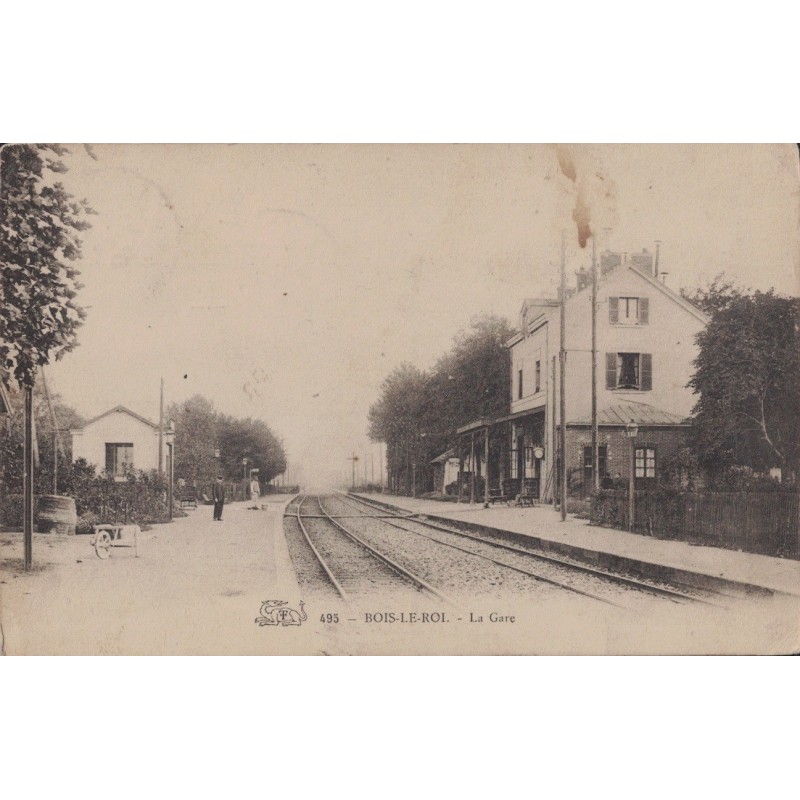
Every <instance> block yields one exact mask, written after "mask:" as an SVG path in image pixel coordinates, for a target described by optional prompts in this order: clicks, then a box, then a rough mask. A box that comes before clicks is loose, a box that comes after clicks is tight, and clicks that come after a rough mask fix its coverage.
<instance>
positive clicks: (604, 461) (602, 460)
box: [583, 444, 608, 495]
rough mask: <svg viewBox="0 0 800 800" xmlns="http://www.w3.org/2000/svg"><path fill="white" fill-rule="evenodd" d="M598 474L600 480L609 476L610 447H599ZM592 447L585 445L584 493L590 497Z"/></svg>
mask: <svg viewBox="0 0 800 800" xmlns="http://www.w3.org/2000/svg"><path fill="white" fill-rule="evenodd" d="M597 474H598V475H599V476H600V478H601V479H602V478H604V477H605V476H606V475H608V446H607V445H604V444H598V445H597ZM592 486H593V481H592V446H591V445H584V447H583V493H584V495H588V494H590V493H591V491H592Z"/></svg>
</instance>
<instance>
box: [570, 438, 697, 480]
mask: <svg viewBox="0 0 800 800" xmlns="http://www.w3.org/2000/svg"><path fill="white" fill-rule="evenodd" d="M689 431H690V429H689V428H685V427H681V428H677V427H676V428H668V427H657V428H647V427H645V426H641V427H640V428H639V434H638V436H637V437H636V445H637V446H639V447H641V446H644V445H648V446H650V445H652V446H654V447H655V449H656V479H658V477H659V474H660V466H661V464H662V463H663V461H664V460H665V459H669V458H672V457H674V456H675V455H676V454H677V452H678V450H679V448H680V447H682V446H684V445H686V444H687V442H688V438H689ZM597 443H598V445H599V446H603V445H605V446H606V452H607V467H606V472H607V474H608V475H610V476H611V477H612V478H613V477H614V476H615V475H616V474H617V473H619V474H620V477H621V478H622V479H624V480H626V481H627V480H628V469H629V466H628V465H629V463H630V439H628V437H627V436H626V435H625V429H624V428H621V427H615V428H611V427H602V426H601V427H600V429H599V431H598V438H597ZM591 444H592V429H591V428H590V427H589V426H586V427H570V426H567V473H568V474H570V473H573V471H576V472H574V477H573V479H572V480H570V487H573V488H572V489H571V491H574V485H575V483H576V482H579V481H580V478H579V477H578V472H577V471H580V470H582V469H583V466H584V464H583V448H584V447H590V446H591ZM601 477H602V475H601Z"/></svg>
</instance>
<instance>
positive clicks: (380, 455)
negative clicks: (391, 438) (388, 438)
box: [378, 442, 383, 492]
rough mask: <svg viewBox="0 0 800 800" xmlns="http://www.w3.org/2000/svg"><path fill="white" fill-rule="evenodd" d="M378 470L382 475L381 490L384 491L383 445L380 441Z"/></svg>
mask: <svg viewBox="0 0 800 800" xmlns="http://www.w3.org/2000/svg"><path fill="white" fill-rule="evenodd" d="M378 471H379V472H380V475H381V492H383V445H382V444H381V443H380V442H378Z"/></svg>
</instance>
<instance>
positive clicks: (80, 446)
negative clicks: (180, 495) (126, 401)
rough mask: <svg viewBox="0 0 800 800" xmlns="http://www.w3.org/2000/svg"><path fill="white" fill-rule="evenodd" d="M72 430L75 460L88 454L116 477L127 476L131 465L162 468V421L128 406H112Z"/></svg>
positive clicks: (90, 459) (133, 466)
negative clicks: (143, 414) (159, 433)
mask: <svg viewBox="0 0 800 800" xmlns="http://www.w3.org/2000/svg"><path fill="white" fill-rule="evenodd" d="M70 434H71V436H72V458H73V460H75V461H77V460H78V459H79V458H84V459H86V461H87V462H88V463H89V464H94V465H95V466H96V467H97V469H98V472H100V471H103V470H105V472H106V473H107V474H108V475H110V476H113V477H114V478H115V479H116V480H123V479H124V475H125V472H126V470H128V469H141V470H152V469H155V470H157V469H158V468H159V463H158V459H159V452H158V450H159V448H158V425H157V424H156V423H155V422H151V421H150V420H149V419H147V418H145V417H142V416H140V415H139V414H136V413H135V412H133V411H131V410H130V409H129V408H126V407H125V406H115V407H114V408H111V409H109V410H108V411H106V412H104V413H103V414H100V415H99V416H97V417H95V418H94V419H91V420H89V422H87V423H86V424H85V425H84V426H83V427H82V428H75V429H73V430H71V431H70ZM166 435H168V434H165V439H164V441H166ZM163 450H166V448H162V464H161V467H162V469H163V468H164V466H165V464H164V461H165V459H164V455H163Z"/></svg>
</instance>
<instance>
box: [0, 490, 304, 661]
mask: <svg viewBox="0 0 800 800" xmlns="http://www.w3.org/2000/svg"><path fill="white" fill-rule="evenodd" d="M286 500H287V498H285V497H284V498H281V497H277V498H265V505H266V506H267V508H266V509H265V510H262V511H252V510H248V509H247V504H245V503H232V504H229V505H227V506H226V508H225V513H224V519H223V521H222V522H214V521H213V520H212V509H211V507H209V506H201V507H199V508H198V509H196V510H194V511H190V512H189V516H188V517H185V518H181V519H176V520H175V521H174V522H172V523H171V524H168V525H157V526H154V527H153V528H152V529H151V530H149V531H146V532H144V533H142V534H141V535H140V537H139V558H135V557H134V553H133V550H132V549H129V548H114V549H113V550H112V557H111V558H110V559H108V560H105V561H104V560H101V559H99V558H97V556H96V555H95V553H94V549H93V548H92V547H91V546H90V540H91V537H90V536H51V535H49V534H35V537H34V550H33V553H34V566H35V569H34V570H33V571H32V572H30V573H28V574H25V573H21V572H20V571H19V566H20V564H21V559H22V541H21V538H22V537H21V535H20V534H2V540H1V541H2V546H0V569H2V574H1V575H0V581H2V583H0V620H1V621H2V633H3V647H4V651H5V653H7V654H16V653H27V654H45V653H46V654H50V653H59V654H150V653H153V654H172V653H187V654H191V653H220V654H222V653H231V652H241V653H263V652H267V651H270V652H280V651H281V650H282V647H281V646H280V645H281V642H276V641H274V640H273V641H269V640H267V639H265V637H264V636H263V635H259V634H260V631H259V627H258V625H256V624H255V623H254V620H255V618H256V617H257V616H259V612H260V607H261V603H262V602H263V601H264V600H267V599H285V600H287V601H288V602H289V605H295V606H296V604H297V601H298V600H299V599H301V598H299V597H298V594H297V587H296V585H295V583H294V576H293V573H292V572H291V570H289V569H287V568H286V564H287V560H288V553H285V552H281V551H280V547H278V553H277V555H276V552H275V551H276V542H277V543H278V545H280V544H281V543H282V536H280V537H278V538H277V539H276V537H275V535H274V534H275V530H278V531H279V532H280V531H282V512H283V506H284V504H285V502H286ZM270 501H271V502H270ZM278 564H281V566H280V567H278ZM287 643H288V650H289V651H291V650H292V646H291V638H290V637H289V636H287V637H284V639H283V644H287ZM276 644H277V647H276Z"/></svg>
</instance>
